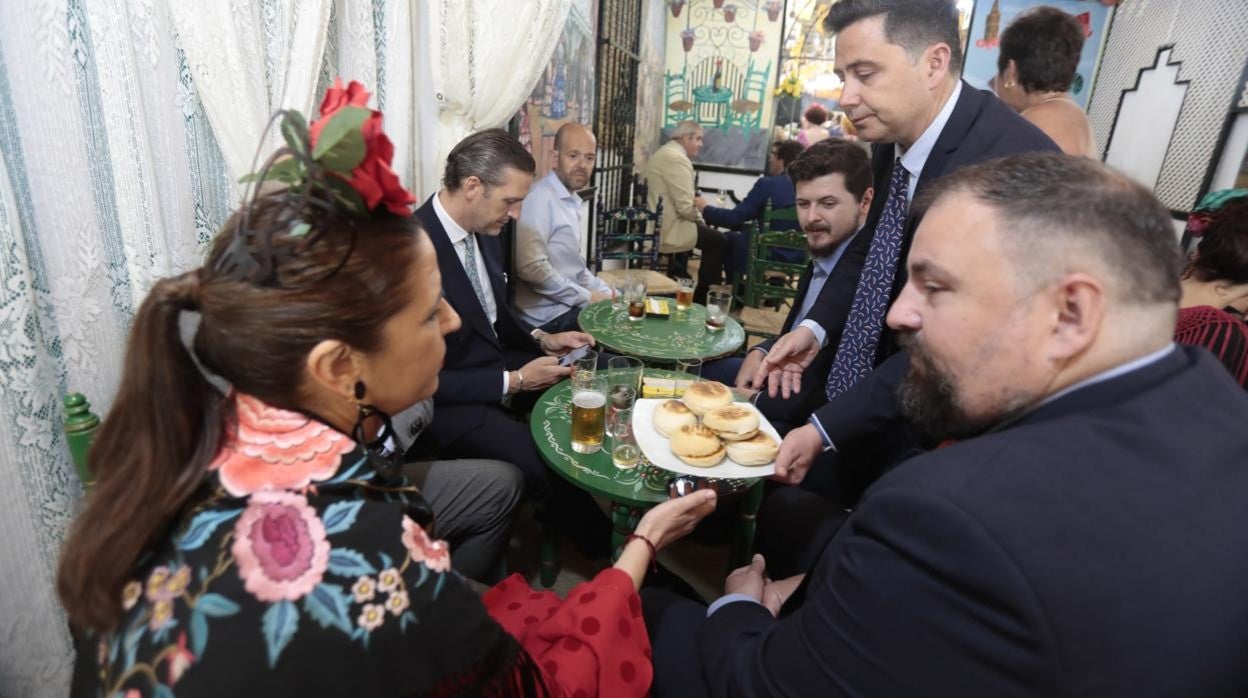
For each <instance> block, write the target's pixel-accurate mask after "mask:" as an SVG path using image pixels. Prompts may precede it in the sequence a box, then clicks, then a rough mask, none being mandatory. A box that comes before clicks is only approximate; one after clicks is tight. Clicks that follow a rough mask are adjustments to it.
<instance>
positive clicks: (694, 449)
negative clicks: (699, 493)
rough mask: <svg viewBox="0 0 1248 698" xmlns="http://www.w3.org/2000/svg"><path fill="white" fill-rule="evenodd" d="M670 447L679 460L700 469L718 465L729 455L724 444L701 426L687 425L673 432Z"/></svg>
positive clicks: (713, 433)
mask: <svg viewBox="0 0 1248 698" xmlns="http://www.w3.org/2000/svg"><path fill="white" fill-rule="evenodd" d="M669 445H670V446H671V448H672V453H673V454H675V455H676V457H677V458H679V459H681V460H682V461H684V462H686V463H688V464H689V465H693V466H697V467H699V468H709V467H711V466H713V465H718V464H719V462H720V461H722V460H723V459H724V456H725V455H727V450H726V449H724V442H722V441H720V440H719V437H718V436H715V432H713V431H711V430H710V429H707V428H706V427H704V426H702V425H701V424H687V425H685V426H683V427H681V428H680V429H677V430H676V431H674V432H672V440H671V442H670V443H669Z"/></svg>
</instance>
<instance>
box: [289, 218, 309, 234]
mask: <svg viewBox="0 0 1248 698" xmlns="http://www.w3.org/2000/svg"><path fill="white" fill-rule="evenodd" d="M309 230H312V224H310V223H306V222H304V221H299V222H298V223H296V224H294V225H292V226H290V232H289V233H287V235H289V236H290V237H292V238H301V237H303V236H304V235H307V234H308V231H309Z"/></svg>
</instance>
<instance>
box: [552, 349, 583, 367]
mask: <svg viewBox="0 0 1248 698" xmlns="http://www.w3.org/2000/svg"><path fill="white" fill-rule="evenodd" d="M588 353H589V345H588V344H586V345H585V346H583V347H577V348H576V349H573V350H572V351H570V352H568V353H566V354H564V355H563V356H560V357H559V365H560V366H571V365H572V362H573V361H576V360H578V359H581V358H584V356H585V355H586V354H588Z"/></svg>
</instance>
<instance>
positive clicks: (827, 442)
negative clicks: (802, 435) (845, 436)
mask: <svg viewBox="0 0 1248 698" xmlns="http://www.w3.org/2000/svg"><path fill="white" fill-rule="evenodd" d="M806 421H807V423H809V424H813V425H814V426H815V431H817V432H819V438H820V439H822V440H823V452H824V453H827V452H828V451H835V450H836V444H834V443H832V439H831V438H830V437H829V436H828V432H826V431H824V429H823V425H822V424H820V423H819V418H818V417H816V416H815V415H813V414H812V415H810V418H809V419H807V420H806Z"/></svg>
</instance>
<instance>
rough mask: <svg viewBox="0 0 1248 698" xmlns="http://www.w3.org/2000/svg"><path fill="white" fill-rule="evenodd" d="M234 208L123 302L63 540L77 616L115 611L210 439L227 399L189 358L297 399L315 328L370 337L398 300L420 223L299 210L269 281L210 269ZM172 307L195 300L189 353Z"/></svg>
mask: <svg viewBox="0 0 1248 698" xmlns="http://www.w3.org/2000/svg"><path fill="white" fill-rule="evenodd" d="M295 205H297V204H296V201H295V199H294V198H293V197H292V196H290V195H289V194H288V193H287V192H285V191H278V192H271V193H269V194H265V195H261V196H258V197H257V198H256V199H255V200H254V201H252V202H251V203H250V205H249V206H248V207H247V215H249V216H250V219H249V222H248V224H249V225H253V226H264V225H270V224H272V223H273V222H274V221H282V220H287V219H289V218H290V217H291V216H292V212H291V210H290V208H291V207H292V206H295ZM243 215H244V212H243V211H240V212H237V213H235V214H234V216H233V217H231V219H230V221H229V222H227V223H226V224H225V226H223V227H222V230H221V232H220V233H219V234H218V235H217V238H216V241H215V243H214V245H213V250H212V253H211V254H210V257H209V261H208V263H207V264H205V265H204V267H202V268H201V269H197V270H195V271H191V272H187V273H186V274H183V275H181V276H177V277H173V278H167V279H162V280H160V281H158V282H157V283H156V285H155V286H153V287H152V290H151V292H150V293H148V296H147V298H146V299H145V300H144V301H143V304H142V305H141V306H140V308H139V312H138V314H137V315H136V316H135V319H134V325H133V327H132V328H131V331H130V338H129V344H128V346H127V349H126V358H125V362H124V369H123V372H122V379H121V385H120V387H119V388H118V392H117V396H116V399H115V400H114V402H113V405H112V408H111V409H110V411H109V414H108V416H107V418H106V419H105V420H104V423H103V425H102V426H101V427H100V431H99V434H98V435H97V438H96V440H95V443H94V444H93V445H92V447H91V453H90V457H89V461H90V467H91V471H92V473H94V475H95V477H96V484H95V487H94V488H93V490H92V491H91V493H90V495H89V496H88V498H87V503H86V508H85V510H84V511H83V512H82V514H81V515H80V516H79V517H78V518H77V520H76V521H75V522H74V525H73V527H72V528H71V530H70V532H69V535H68V537H67V539H66V542H65V546H64V549H63V550H62V553H61V559H60V569H59V571H58V577H57V589H58V591H59V593H60V597H61V603H62V604H63V605H64V606H65V609H66V611H67V612H68V613H69V617H70V620H71V622H72V623H73V624H74V625H76V626H78V627H80V628H91V629H95V630H99V631H108V630H111V629H112V628H113V627H114V626H115V625H116V624H117V622H118V620H119V619H120V617H121V612H122V608H121V592H122V587H123V586H124V585H125V583H126V581H127V580H128V579H129V578H130V577H131V575H133V574H134V572H135V565H136V563H137V562H138V560H139V558H140V556H141V555H142V554H143V552H144V551H145V550H146V549H148V548H149V547H150V546H152V545H153V544H154V543H155V542H156V541H158V540H159V539H160V538H161V537H162V536H164V535H167V533H168V530H169V528H170V526H173V525H175V524H176V523H177V520H178V518H179V517H180V515H181V514H182V512H183V511H184V510H185V509H186V508H187V506H188V505H189V504H190V503H191V502H192V500H193V498H194V496H195V494H196V492H197V491H198V490H199V489H200V486H201V483H202V482H203V480H204V475H205V472H206V469H207V466H208V464H209V463H210V462H211V461H212V458H213V457H214V456H215V455H216V453H217V450H218V448H219V447H220V444H221V436H222V434H223V430H224V426H225V424H226V422H227V421H228V420H229V419H230V418H232V415H231V414H229V413H228V410H227V409H226V406H227V405H228V404H229V403H228V402H227V401H226V400H225V399H224V396H223V395H222V393H221V392H220V391H219V390H218V389H217V388H215V387H214V386H213V384H212V383H210V382H209V381H208V380H207V378H206V377H205V376H204V374H203V373H202V372H201V370H200V367H199V366H197V365H196V359H198V360H199V363H200V364H202V366H204V367H205V368H206V369H208V370H209V371H210V372H212V373H214V374H216V375H217V376H219V377H220V378H222V379H223V380H224V381H225V382H227V383H229V384H230V385H231V386H233V387H234V388H235V389H237V390H239V391H241V392H244V393H247V394H249V395H254V396H255V397H257V398H259V399H261V400H263V401H265V402H267V403H269V404H272V405H275V406H277V407H282V408H285V409H299V408H300V407H301V406H302V404H303V403H304V402H305V399H306V394H305V386H304V361H305V359H306V357H307V355H308V353H309V352H310V351H311V349H312V348H313V347H314V346H316V344H317V343H318V342H320V341H322V340H326V339H336V340H339V341H342V342H344V343H346V344H348V345H349V346H351V347H353V348H355V349H358V350H360V351H363V352H373V351H377V350H379V349H380V348H381V346H382V332H383V328H384V327H385V325H386V323H387V322H388V321H389V320H390V318H391V317H393V316H394V315H395V314H396V313H398V312H399V311H400V310H401V309H403V308H404V307H405V306H406V305H407V303H408V302H409V301H410V298H411V294H412V287H411V276H412V275H411V269H412V265H413V264H414V263H415V262H416V260H417V250H418V249H419V248H418V247H417V245H416V241H417V240H418V238H419V236H420V235H421V234H422V233H421V230H420V228H419V226H418V225H417V223H416V220H415V219H414V218H407V217H401V216H395V215H391V214H388V213H384V212H379V213H374V214H373V216H372V217H371V218H369V219H356V218H349V217H346V216H343V215H340V214H337V213H334V212H325V213H318V214H317V215H316V216H315V220H311V217H310V216H309V217H305V220H306V221H307V222H308V223H309V224H310V226H311V228H312V231H313V233H314V234H310V233H306V232H305V233H304V234H303V236H304V237H303V239H308V240H314V242H312V243H310V244H308V245H307V246H306V249H302V250H301V251H300V252H299V254H297V255H294V256H291V257H287V258H283V259H282V260H281V262H280V263H279V265H278V267H277V269H276V279H277V284H276V285H269V286H262V285H257V284H255V283H251V282H249V281H244V280H239V279H237V278H232V277H231V275H229V274H228V273H224V272H216V271H214V270H215V269H222V268H224V267H225V265H221V264H218V262H219V261H220V259H221V257H222V255H226V254H229V247H230V243H231V242H232V241H233V240H234V235H235V233H236V230H237V227H238V224H239V221H240V219H239V217H240V216H243ZM184 310H187V311H198V312H199V314H200V322H199V327H198V329H197V331H196V333H195V341H194V349H195V356H194V357H192V355H191V352H190V351H188V349H187V347H186V345H185V344H184V343H183V341H182V336H181V329H180V318H181V317H182V311H184Z"/></svg>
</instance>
